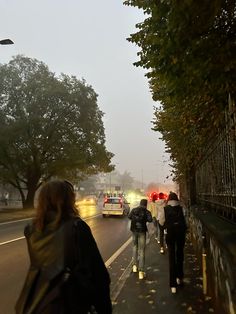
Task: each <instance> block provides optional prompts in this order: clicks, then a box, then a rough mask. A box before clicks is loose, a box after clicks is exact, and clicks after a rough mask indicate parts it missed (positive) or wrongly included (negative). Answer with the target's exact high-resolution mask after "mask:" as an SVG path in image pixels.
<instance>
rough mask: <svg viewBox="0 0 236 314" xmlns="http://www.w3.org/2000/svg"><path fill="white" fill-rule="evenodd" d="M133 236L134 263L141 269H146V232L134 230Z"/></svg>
mask: <svg viewBox="0 0 236 314" xmlns="http://www.w3.org/2000/svg"><path fill="white" fill-rule="evenodd" d="M132 238H133V265H136V266H137V267H138V269H139V271H144V268H145V247H146V232H133V234H132Z"/></svg>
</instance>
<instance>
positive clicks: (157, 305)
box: [112, 238, 217, 314]
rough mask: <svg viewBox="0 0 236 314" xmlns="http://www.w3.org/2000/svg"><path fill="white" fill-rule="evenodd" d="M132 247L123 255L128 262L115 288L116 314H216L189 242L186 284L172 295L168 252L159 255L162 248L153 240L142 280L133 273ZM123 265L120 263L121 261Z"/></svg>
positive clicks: (186, 248)
mask: <svg viewBox="0 0 236 314" xmlns="http://www.w3.org/2000/svg"><path fill="white" fill-rule="evenodd" d="M131 248H132V244H130V245H129V247H128V248H127V249H126V250H125V251H124V252H123V253H122V254H123V257H122V258H123V260H127V259H129V265H128V267H126V269H125V270H124V272H123V274H122V276H121V277H120V279H119V284H118V283H117V284H116V288H115V289H114V287H112V300H113V305H114V307H113V308H114V310H113V314H143V313H145V314H151V313H159V314H183V313H196V314H205V313H217V312H216V311H214V310H213V308H212V305H211V300H210V298H209V297H207V296H204V295H203V292H202V277H201V272H200V268H199V267H198V264H197V261H196V256H195V255H194V252H193V247H192V245H191V243H190V241H189V240H187V243H186V247H185V265H184V268H185V285H184V287H182V288H178V289H177V293H176V294H171V292H170V288H169V285H168V283H169V278H168V276H169V273H168V253H167V252H165V254H164V255H163V254H160V253H159V245H158V244H157V241H156V240H155V239H154V238H151V240H150V242H149V244H148V245H147V247H146V269H147V271H146V273H147V276H146V279H144V280H139V279H138V274H137V273H132V271H131V263H130V258H131ZM118 263H120V261H118Z"/></svg>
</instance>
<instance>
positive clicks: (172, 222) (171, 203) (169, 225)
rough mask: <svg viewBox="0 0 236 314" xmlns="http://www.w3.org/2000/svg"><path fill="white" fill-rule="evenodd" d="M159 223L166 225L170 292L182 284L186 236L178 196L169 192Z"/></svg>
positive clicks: (173, 291)
mask: <svg viewBox="0 0 236 314" xmlns="http://www.w3.org/2000/svg"><path fill="white" fill-rule="evenodd" d="M159 223H160V224H161V225H162V226H164V225H165V227H166V229H167V234H166V243H167V247H168V254H169V284H170V288H171V292H172V293H176V287H177V285H183V278H184V271H183V262H184V245H185V236H186V229H187V227H186V221H185V217H184V214H183V208H182V207H181V206H180V203H179V199H178V196H177V195H176V194H175V193H173V192H172V193H170V194H169V196H168V200H167V205H166V206H165V207H164V215H162V216H160V218H159Z"/></svg>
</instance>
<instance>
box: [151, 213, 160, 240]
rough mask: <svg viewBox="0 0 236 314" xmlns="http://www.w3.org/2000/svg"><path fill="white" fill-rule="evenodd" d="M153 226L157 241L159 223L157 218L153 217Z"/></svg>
mask: <svg viewBox="0 0 236 314" xmlns="http://www.w3.org/2000/svg"><path fill="white" fill-rule="evenodd" d="M152 221H153V225H154V227H155V233H154V236H155V239H158V228H159V227H158V221H157V219H156V217H153V220H152Z"/></svg>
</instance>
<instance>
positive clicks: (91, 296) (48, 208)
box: [15, 180, 112, 314]
mask: <svg viewBox="0 0 236 314" xmlns="http://www.w3.org/2000/svg"><path fill="white" fill-rule="evenodd" d="M24 233H25V237H26V241H27V246H28V253H29V257H30V268H29V271H28V273H27V276H26V279H25V283H24V286H23V289H22V291H21V293H20V296H19V298H18V301H17V303H16V307H15V309H16V314H87V313H93V310H95V311H96V313H98V314H110V313H112V305H111V300H110V276H109V273H108V271H107V269H106V267H105V264H104V262H103V260H102V257H101V255H100V252H99V250H98V247H97V244H96V242H95V239H94V237H93V235H92V233H91V230H90V228H89V226H88V225H87V224H86V223H85V222H84V221H83V220H82V219H81V218H80V217H79V216H78V212H77V209H76V207H75V193H74V189H73V186H72V184H71V183H70V182H68V181H62V180H55V181H50V182H47V183H45V184H44V185H43V186H42V188H41V190H40V192H39V196H38V205H37V212H36V218H35V220H34V221H33V223H32V224H30V225H27V226H26V228H25V231H24Z"/></svg>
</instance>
